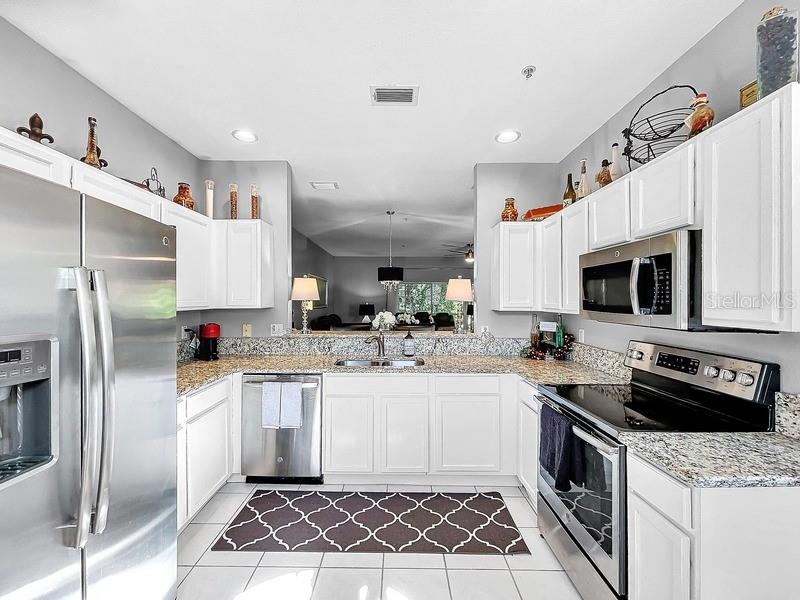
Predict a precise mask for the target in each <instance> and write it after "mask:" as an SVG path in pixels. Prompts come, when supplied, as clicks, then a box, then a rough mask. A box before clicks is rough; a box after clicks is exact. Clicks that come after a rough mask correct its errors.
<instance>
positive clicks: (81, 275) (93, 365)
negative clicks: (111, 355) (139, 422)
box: [73, 267, 100, 548]
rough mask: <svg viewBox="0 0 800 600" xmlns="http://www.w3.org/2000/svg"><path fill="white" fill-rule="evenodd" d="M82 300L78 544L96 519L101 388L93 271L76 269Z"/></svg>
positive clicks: (80, 301)
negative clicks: (95, 482)
mask: <svg viewBox="0 0 800 600" xmlns="http://www.w3.org/2000/svg"><path fill="white" fill-rule="evenodd" d="M73 275H74V277H75V292H76V296H77V301H78V323H79V328H80V336H81V414H82V417H81V422H82V427H81V430H82V431H81V476H80V478H81V485H80V494H79V501H78V518H77V526H76V532H75V544H74V546H75V548H83V547H84V546H86V542H87V541H88V540H89V529H90V526H91V520H92V500H93V498H92V487H93V483H94V477H95V473H96V471H97V449H98V448H97V446H98V441H99V436H100V388H99V385H98V380H97V340H96V338H95V330H94V310H93V306H92V290H91V282H90V281H89V271H88V270H87V269H86V268H84V267H75V268H74V269H73Z"/></svg>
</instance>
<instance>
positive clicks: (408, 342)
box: [403, 329, 416, 356]
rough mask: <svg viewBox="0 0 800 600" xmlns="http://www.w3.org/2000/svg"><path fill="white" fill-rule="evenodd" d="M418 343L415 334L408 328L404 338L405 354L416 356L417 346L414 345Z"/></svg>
mask: <svg viewBox="0 0 800 600" xmlns="http://www.w3.org/2000/svg"><path fill="white" fill-rule="evenodd" d="M415 345H416V344H415V342H414V336H413V335H411V330H410V329H409V330H408V333H406V337H405V338H403V356H414V353H415V350H416V348H415V347H414V346H415Z"/></svg>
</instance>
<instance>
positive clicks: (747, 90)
mask: <svg viewBox="0 0 800 600" xmlns="http://www.w3.org/2000/svg"><path fill="white" fill-rule="evenodd" d="M757 100H758V82H757V81H756V80H755V79H754V80H753V81H751V82H750V83H748V84H747V85H746V86H744V87H743V88H741V89H740V90H739V110H742V109H743V108H747V107H748V106H750V105H751V104H753V103H754V102H756V101H757Z"/></svg>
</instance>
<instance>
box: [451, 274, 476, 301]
mask: <svg viewBox="0 0 800 600" xmlns="http://www.w3.org/2000/svg"><path fill="white" fill-rule="evenodd" d="M445 300H455V301H456V302H472V281H471V280H469V279H462V278H461V277H459V278H458V279H451V280H450V281H448V282H447V294H446V295H445Z"/></svg>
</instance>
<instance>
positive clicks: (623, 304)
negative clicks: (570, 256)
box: [579, 231, 708, 330]
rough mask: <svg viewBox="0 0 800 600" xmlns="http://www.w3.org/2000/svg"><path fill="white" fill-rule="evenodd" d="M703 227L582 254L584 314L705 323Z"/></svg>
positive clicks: (679, 324) (669, 324)
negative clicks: (702, 260)
mask: <svg viewBox="0 0 800 600" xmlns="http://www.w3.org/2000/svg"><path fill="white" fill-rule="evenodd" d="M701 236H702V234H701V232H700V231H675V232H673V233H667V234H665V235H660V236H657V237H652V238H649V239H646V240H640V241H636V242H629V243H627V244H622V245H620V246H613V247H611V248H605V249H603V250H597V251H595V252H590V253H588V254H584V255H582V256H581V257H580V261H579V264H580V272H581V273H580V283H581V307H580V314H581V316H582V317H583V318H585V319H592V320H595V321H605V322H608V323H624V324H628V325H643V326H646V327H662V328H666V329H684V330H699V329H708V328H704V327H702V322H701V312H702V304H701V302H702V274H701V243H702V237H701Z"/></svg>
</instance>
